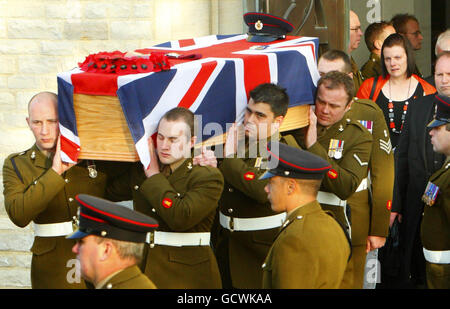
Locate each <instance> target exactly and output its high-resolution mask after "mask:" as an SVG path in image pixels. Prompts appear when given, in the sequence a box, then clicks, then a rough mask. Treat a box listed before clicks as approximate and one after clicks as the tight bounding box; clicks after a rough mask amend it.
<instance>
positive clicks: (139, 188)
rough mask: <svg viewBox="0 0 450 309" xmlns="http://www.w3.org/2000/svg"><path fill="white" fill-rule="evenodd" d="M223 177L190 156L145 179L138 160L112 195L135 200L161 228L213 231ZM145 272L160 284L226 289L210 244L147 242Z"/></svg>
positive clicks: (110, 190)
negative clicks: (180, 163) (171, 169)
mask: <svg viewBox="0 0 450 309" xmlns="http://www.w3.org/2000/svg"><path fill="white" fill-rule="evenodd" d="M222 190H223V176H222V174H221V173H220V171H219V170H218V169H217V168H213V167H203V166H197V165H193V164H192V159H186V160H185V161H184V163H183V164H182V165H181V166H179V167H178V168H177V169H176V170H175V171H173V173H172V174H170V175H169V176H165V175H164V174H163V173H159V174H156V175H153V176H152V177H150V178H146V176H145V173H144V170H143V168H142V164H141V163H140V162H138V163H136V164H135V165H134V166H133V168H132V169H131V170H130V171H129V173H127V174H126V175H123V176H122V177H120V178H118V179H117V180H116V181H114V183H113V184H111V186H109V187H108V189H107V194H108V197H109V198H110V199H111V200H116V201H117V200H129V199H133V205H134V209H135V210H137V211H139V212H142V213H144V214H146V215H148V216H151V217H153V218H155V219H156V220H158V222H159V228H158V231H164V232H178V233H193V232H210V231H211V226H212V222H213V220H214V216H215V212H216V208H217V202H218V200H219V198H220V194H221V193H222ZM144 260H145V261H144V263H145V265H144V273H145V274H146V275H147V276H148V277H149V278H150V279H151V280H152V281H153V282H154V283H155V284H156V286H157V287H158V288H161V289H172V288H179V289H195V288H202V289H207V288H221V280H220V273H219V269H218V266H217V261H216V258H215V256H214V253H213V251H212V249H211V247H210V246H209V245H206V246H181V247H176V246H166V245H155V246H154V247H150V246H148V245H147V254H146V258H145V259H144Z"/></svg>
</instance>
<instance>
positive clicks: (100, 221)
mask: <svg viewBox="0 0 450 309" xmlns="http://www.w3.org/2000/svg"><path fill="white" fill-rule="evenodd" d="M75 199H76V200H77V202H78V204H79V205H80V209H79V215H78V220H79V226H78V230H77V231H75V232H74V233H72V234H71V235H69V236H67V238H69V239H77V238H83V237H86V236H88V235H97V236H101V237H105V238H111V239H116V240H122V241H129V242H136V243H140V242H145V240H146V236H147V233H148V232H151V231H153V230H155V229H156V228H157V227H158V221H156V220H155V219H153V218H151V217H149V216H146V215H144V214H142V213H140V212H137V211H134V210H132V209H129V208H127V207H125V206H122V205H119V204H117V203H113V202H111V201H108V200H105V199H102V198H98V197H95V196H91V195H88V194H78V195H77V196H76V197H75Z"/></svg>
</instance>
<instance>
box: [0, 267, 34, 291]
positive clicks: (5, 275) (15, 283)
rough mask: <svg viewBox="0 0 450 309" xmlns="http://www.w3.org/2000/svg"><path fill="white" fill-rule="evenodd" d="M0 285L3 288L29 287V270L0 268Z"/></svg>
mask: <svg viewBox="0 0 450 309" xmlns="http://www.w3.org/2000/svg"><path fill="white" fill-rule="evenodd" d="M0 285H1V286H4V287H11V288H16V287H30V286H31V278H30V270H29V269H26V268H16V267H1V268H0Z"/></svg>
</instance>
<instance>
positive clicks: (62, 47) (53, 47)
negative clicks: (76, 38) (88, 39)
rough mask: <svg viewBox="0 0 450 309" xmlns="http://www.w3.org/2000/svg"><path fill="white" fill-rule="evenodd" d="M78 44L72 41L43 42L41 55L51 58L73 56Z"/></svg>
mask: <svg viewBox="0 0 450 309" xmlns="http://www.w3.org/2000/svg"><path fill="white" fill-rule="evenodd" d="M75 48H76V44H74V43H73V42H71V41H42V42H41V54H43V55H49V56H59V55H71V54H72V53H73V51H74V49H75Z"/></svg>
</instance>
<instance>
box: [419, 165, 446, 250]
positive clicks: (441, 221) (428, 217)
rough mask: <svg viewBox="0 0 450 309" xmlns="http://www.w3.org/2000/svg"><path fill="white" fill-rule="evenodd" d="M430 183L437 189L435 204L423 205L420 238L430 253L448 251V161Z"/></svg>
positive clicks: (432, 177)
mask: <svg viewBox="0 0 450 309" xmlns="http://www.w3.org/2000/svg"><path fill="white" fill-rule="evenodd" d="M429 181H430V182H431V183H433V184H434V185H436V186H438V187H439V192H438V194H437V197H436V200H435V203H434V204H433V205H432V206H429V205H425V208H424V212H423V218H422V226H421V237H422V244H423V247H424V248H425V249H428V250H432V251H446V250H450V160H449V159H447V162H446V163H445V164H444V166H443V167H442V168H441V169H440V170H438V171H437V172H436V173H434V174H433V175H432V176H431V178H430V180H429Z"/></svg>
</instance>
